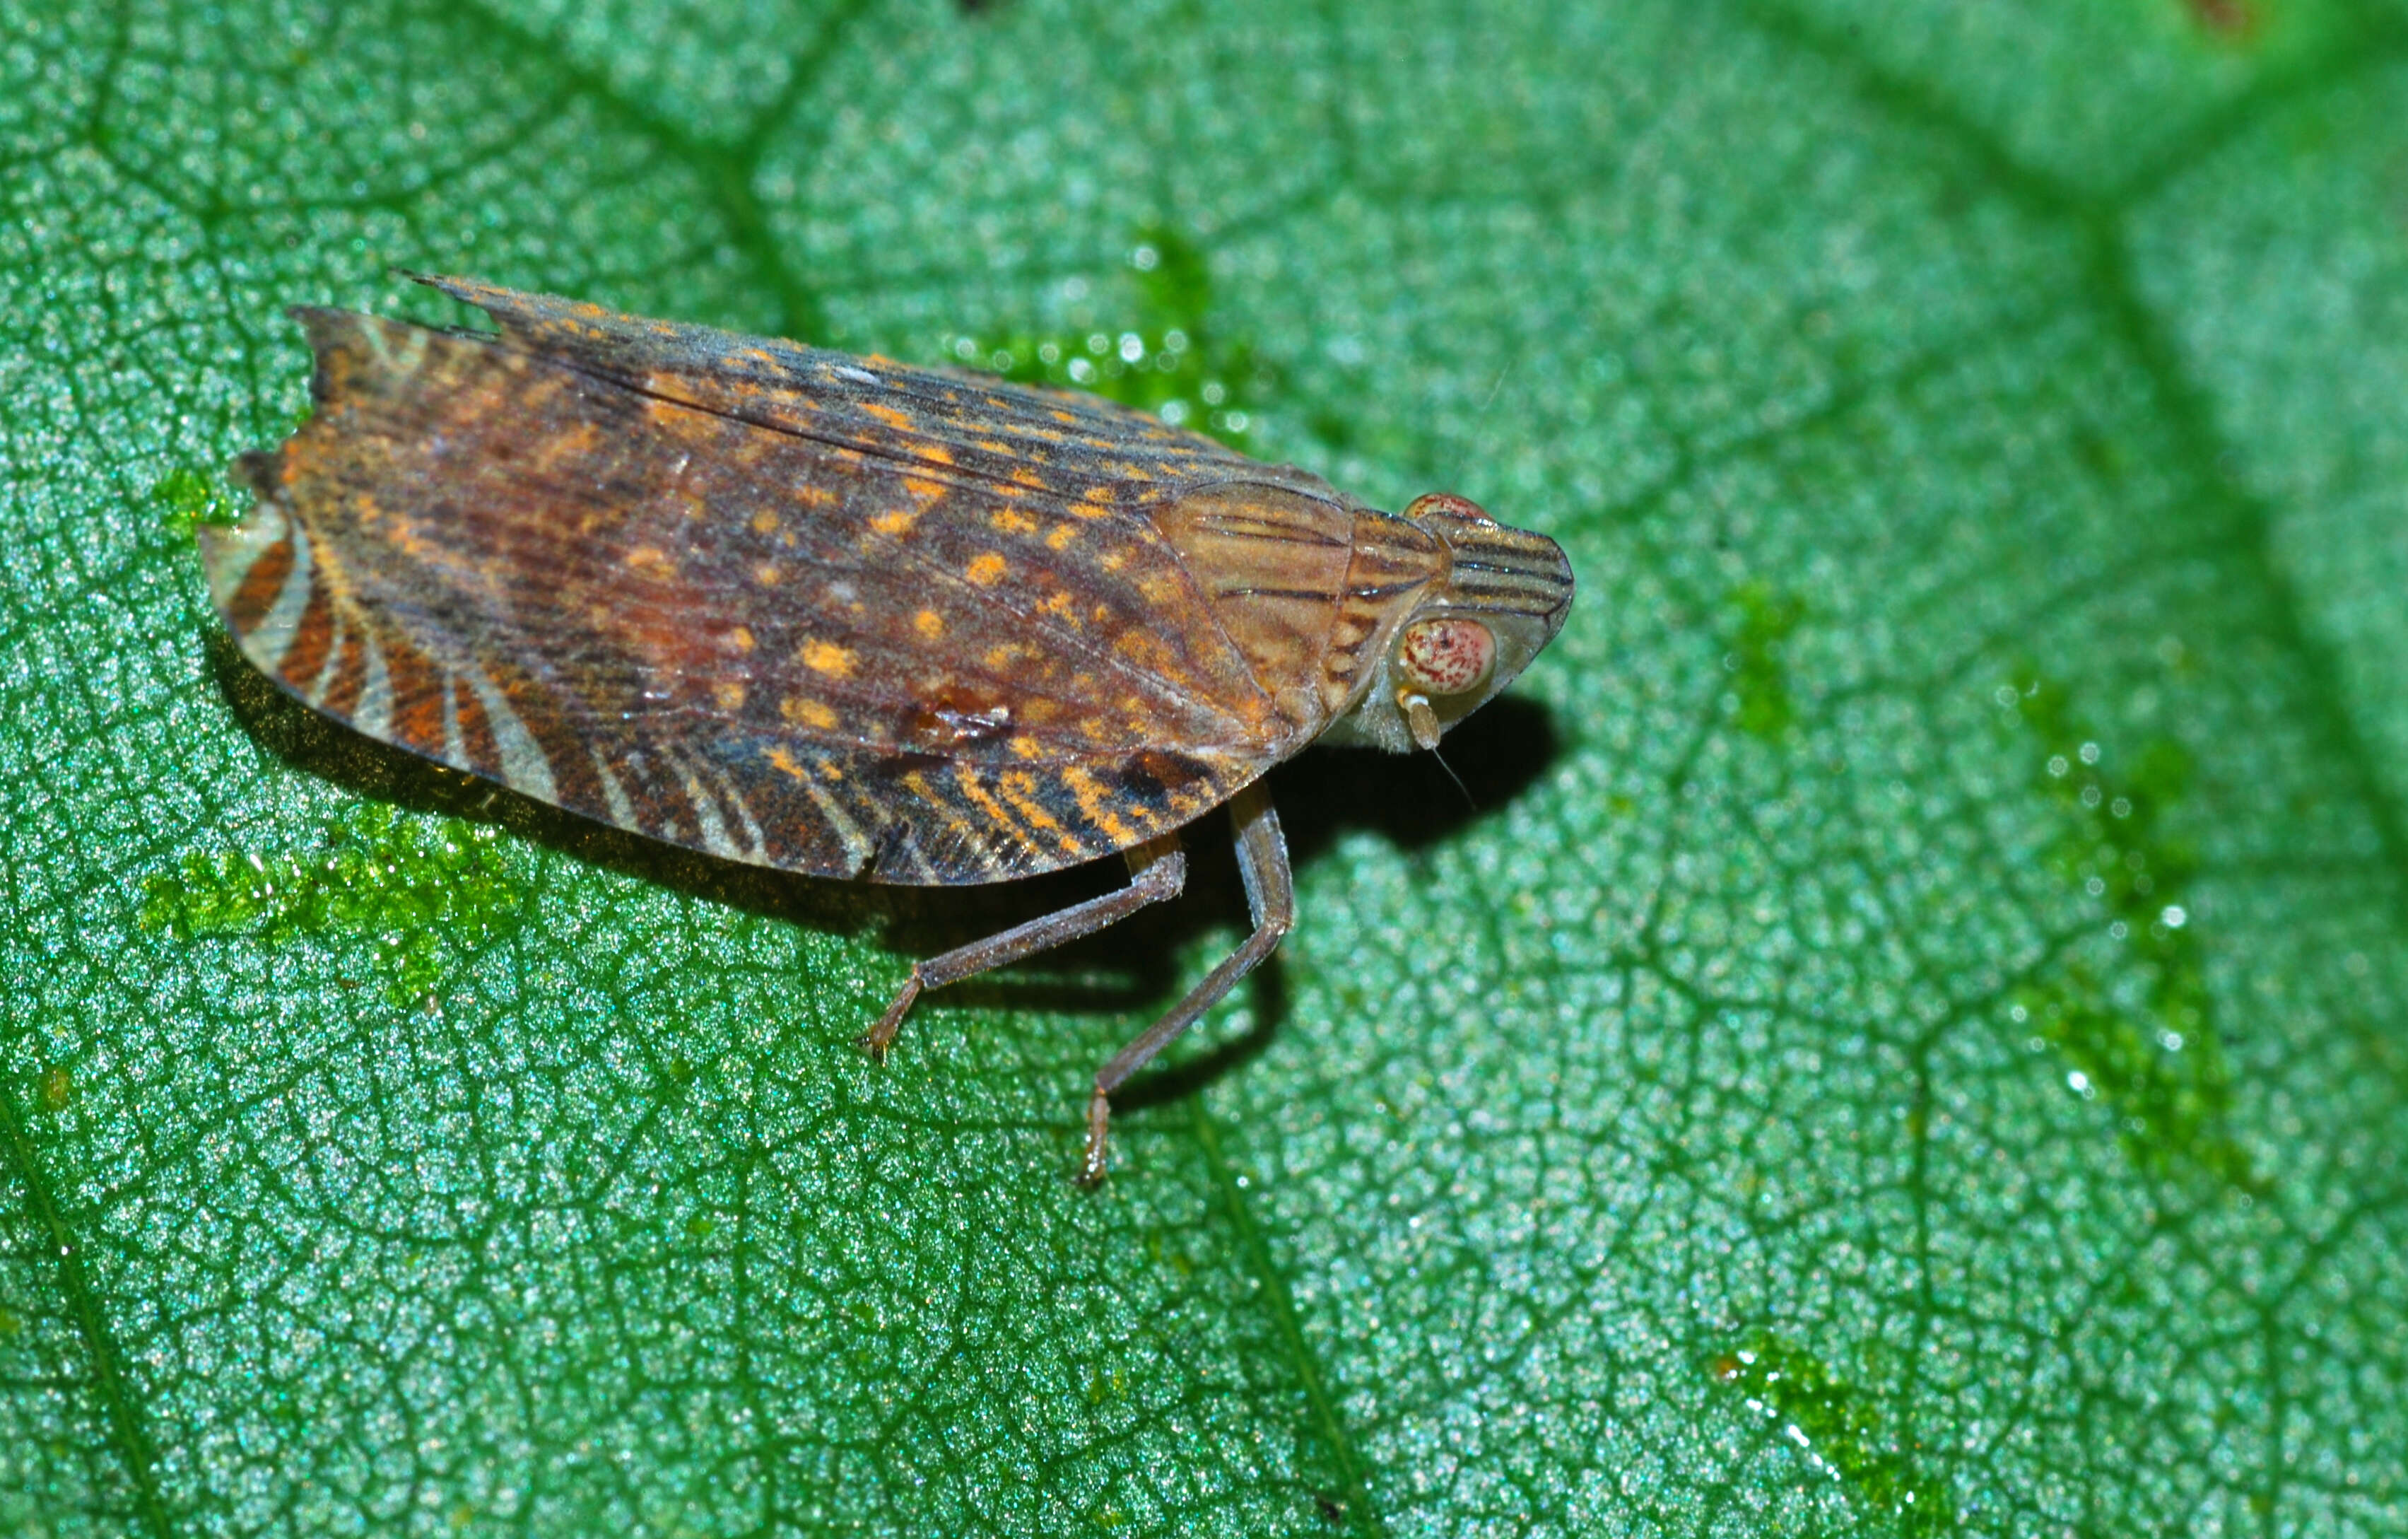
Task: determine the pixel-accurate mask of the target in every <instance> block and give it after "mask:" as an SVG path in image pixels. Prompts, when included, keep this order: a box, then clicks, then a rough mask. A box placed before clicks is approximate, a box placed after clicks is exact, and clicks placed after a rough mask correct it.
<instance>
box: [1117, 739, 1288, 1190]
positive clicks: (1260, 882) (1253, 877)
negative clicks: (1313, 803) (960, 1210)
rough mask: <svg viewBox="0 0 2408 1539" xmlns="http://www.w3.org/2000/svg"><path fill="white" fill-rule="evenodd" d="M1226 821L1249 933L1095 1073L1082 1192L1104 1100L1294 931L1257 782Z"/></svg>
mask: <svg viewBox="0 0 2408 1539" xmlns="http://www.w3.org/2000/svg"><path fill="white" fill-rule="evenodd" d="M1229 821H1230V822H1231V823H1234V824H1236V825H1237V828H1238V874H1239V875H1240V876H1241V877H1243V878H1244V879H1245V883H1246V906H1247V908H1249V909H1251V910H1252V911H1253V912H1254V933H1253V934H1252V935H1249V936H1247V937H1246V940H1245V943H1244V944H1242V945H1240V947H1239V948H1238V949H1237V950H1236V951H1233V952H1231V953H1230V954H1229V956H1228V957H1227V959H1226V960H1225V961H1223V962H1222V964H1221V965H1220V966H1219V967H1216V968H1214V969H1213V970H1212V973H1211V976H1210V977H1208V978H1206V979H1205V980H1204V981H1203V982H1202V983H1200V984H1197V985H1196V986H1195V987H1194V988H1193V989H1191V990H1189V991H1188V995H1187V998H1185V999H1183V1000H1180V1001H1179V1003H1178V1004H1177V1005H1175V1006H1173V1007H1172V1009H1171V1012H1170V1014H1168V1015H1165V1016H1164V1017H1162V1019H1160V1020H1158V1021H1156V1022H1154V1024H1153V1025H1152V1026H1150V1027H1148V1028H1146V1030H1145V1035H1143V1036H1141V1037H1140V1038H1138V1040H1137V1041H1135V1042H1133V1043H1129V1044H1128V1045H1127V1046H1126V1047H1124V1048H1122V1049H1121V1050H1120V1051H1119V1052H1118V1053H1115V1054H1114V1055H1112V1060H1111V1062H1110V1063H1107V1064H1105V1065H1104V1066H1103V1067H1102V1068H1101V1069H1098V1070H1097V1071H1096V1093H1095V1095H1094V1096H1093V1097H1092V1098H1090V1099H1089V1100H1088V1101H1087V1155H1086V1158H1085V1160H1084V1161H1083V1162H1082V1164H1081V1166H1080V1171H1079V1182H1080V1184H1081V1185H1082V1186H1088V1187H1092V1186H1094V1185H1095V1184H1096V1183H1097V1182H1098V1181H1101V1180H1102V1179H1103V1178H1104V1167H1105V1164H1106V1163H1107V1161H1106V1155H1105V1147H1104V1133H1105V1129H1106V1128H1107V1127H1108V1125H1109V1124H1110V1123H1111V1115H1112V1109H1111V1093H1112V1092H1113V1091H1114V1090H1117V1089H1119V1088H1120V1087H1121V1085H1122V1084H1123V1082H1125V1080H1127V1078H1128V1077H1129V1076H1130V1075H1131V1074H1134V1073H1136V1072H1138V1071H1139V1070H1140V1069H1142V1068H1144V1067H1145V1066H1146V1064H1147V1063H1148V1062H1149V1061H1150V1060H1151V1059H1152V1058H1153V1057H1154V1055H1155V1054H1156V1053H1159V1052H1161V1051H1162V1050H1163V1049H1164V1048H1165V1047H1168V1045H1170V1043H1171V1040H1172V1039H1173V1038H1175V1037H1177V1036H1178V1035H1179V1034H1180V1033H1181V1032H1182V1031H1184V1030H1186V1029H1187V1028H1189V1027H1191V1026H1193V1025H1195V1024H1196V1018H1197V1016H1199V1015H1201V1014H1204V1012H1206V1011H1208V1010H1210V1009H1211V1008H1212V1007H1213V1006H1214V1005H1216V1004H1218V1003H1220V1001H1221V997H1222V996H1223V995H1225V994H1226V993H1228V992H1229V990H1230V989H1232V988H1235V987H1236V986H1237V985H1238V980H1239V979H1240V978H1243V977H1244V976H1245V975H1246V974H1247V973H1249V972H1252V971H1254V968H1255V967H1256V966H1257V965H1258V964H1259V963H1260V962H1261V961H1262V959H1263V958H1264V957H1266V956H1269V955H1270V954H1271V953H1272V952H1273V951H1275V950H1277V949H1278V948H1279V943H1280V937H1281V936H1283V935H1285V934H1286V933H1287V932H1288V930H1289V929H1290V928H1292V927H1294V925H1295V924H1296V881H1295V878H1294V877H1292V876H1291V875H1290V874H1289V872H1288V867H1287V840H1286V839H1285V838H1284V837H1283V836H1282V835H1281V833H1280V824H1279V813H1277V812H1275V811H1273V810H1272V808H1271V799H1270V796H1269V793H1268V792H1266V791H1265V790H1264V789H1263V786H1262V784H1261V783H1260V782H1259V781H1258V782H1256V783H1255V784H1252V785H1249V786H1247V787H1246V788H1245V789H1244V790H1242V791H1240V792H1239V793H1238V794H1237V796H1236V797H1235V798H1232V799H1231V800H1230V802H1229Z"/></svg>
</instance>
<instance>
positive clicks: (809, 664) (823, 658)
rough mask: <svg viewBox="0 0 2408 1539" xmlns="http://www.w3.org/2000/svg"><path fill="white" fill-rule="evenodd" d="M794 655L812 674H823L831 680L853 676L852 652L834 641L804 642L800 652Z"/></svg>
mask: <svg viewBox="0 0 2408 1539" xmlns="http://www.w3.org/2000/svg"><path fill="white" fill-rule="evenodd" d="M795 655H796V657H797V658H799V659H800V660H801V662H802V665H803V666H804V667H805V668H807V669H810V670H811V671H812V672H814V673H824V674H826V675H827V676H828V677H829V678H831V679H844V678H850V677H851V676H852V674H853V652H852V651H851V649H849V648H846V647H840V646H839V645H837V644H836V643H835V642H834V641H820V640H810V641H805V642H804V643H803V647H802V650H801V651H800V652H798V653H796V654H795Z"/></svg>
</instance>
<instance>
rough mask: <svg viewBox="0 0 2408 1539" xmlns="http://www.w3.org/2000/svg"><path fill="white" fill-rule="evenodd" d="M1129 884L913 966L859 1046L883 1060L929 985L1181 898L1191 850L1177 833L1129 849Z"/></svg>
mask: <svg viewBox="0 0 2408 1539" xmlns="http://www.w3.org/2000/svg"><path fill="white" fill-rule="evenodd" d="M1127 859H1128V864H1129V885H1127V886H1125V887H1123V888H1121V889H1120V890H1119V891H1118V892H1108V893H1106V894H1104V896H1102V897H1101V898H1091V899H1088V900H1087V901H1085V902H1083V903H1078V904H1073V905H1072V906H1071V907H1069V908H1067V909H1064V910H1062V911H1061V912H1059V913H1049V914H1046V915H1045V916H1044V917H1043V918H1041V919H1031V920H1030V921H1028V923H1026V924H1025V925H1017V926H1014V927H1013V928H1011V929H1008V930H1005V931H1004V932H1003V933H1002V934H1000V935H990V936H988V937H987V938H986V939H985V940H983V941H973V942H970V943H969V944H968V945H966V946H960V947H956V948H955V949H953V950H952V951H949V952H946V953H945V954H944V955H943V956H932V957H930V958H928V960H926V961H925V962H914V963H912V964H911V975H910V977H909V978H906V979H904V980H903V987H902V989H901V991H900V992H898V993H897V994H896V996H895V1002H894V1003H893V1004H891V1005H888V1006H887V1007H886V1014H883V1015H881V1016H879V1017H878V1024H877V1025H875V1026H873V1027H871V1028H869V1029H868V1030H867V1031H866V1032H864V1033H862V1036H861V1039H860V1045H861V1047H862V1048H863V1050H865V1051H866V1052H867V1053H868V1054H869V1056H870V1057H873V1058H876V1059H878V1060H880V1061H881V1062H883V1061H885V1058H886V1049H887V1048H888V1047H890V1046H891V1045H893V1043H894V1042H895V1033H896V1031H898V1030H900V1029H901V1028H902V1026H903V1017H904V1015H905V1014H909V1013H910V1009H911V1001H912V1000H916V999H918V998H919V997H920V991H921V990H922V989H925V988H942V987H944V986H945V985H947V984H955V983H959V982H961V981H962V980H963V979H964V978H968V977H969V976H971V975H972V974H974V973H980V972H984V971H987V970H988V969H989V968H997V967H1003V966H1005V965H1007V964H1009V963H1011V962H1016V961H1019V960H1020V959H1021V958H1022V957H1024V956H1035V955H1036V954H1037V953H1039V952H1040V951H1045V950H1048V949H1050V948H1052V947H1054V946H1058V945H1060V944H1062V943H1063V942H1066V941H1075V940H1077V939H1078V938H1079V937H1081V936H1082V935H1093V934H1094V933H1095V932H1096V931H1097V930H1099V929H1101V928H1104V927H1105V926H1106V925H1110V924H1113V923H1115V922H1117V921H1119V920H1122V919H1125V918H1127V917H1128V916H1129V915H1130V914H1132V913H1136V912H1137V911H1138V910H1140V909H1141V908H1143V907H1145V906H1146V905H1147V904H1148V903H1159V902H1162V901H1164V900H1165V899H1172V898H1176V897H1178V896H1179V894H1180V893H1181V891H1182V890H1183V889H1184V888H1185V887H1186V885H1187V852H1185V851H1184V850H1182V849H1181V848H1180V847H1179V836H1178V835H1177V834H1166V835H1164V836H1163V837H1162V838H1160V839H1157V840H1154V841H1150V842H1148V843H1144V844H1140V845H1139V846H1138V847H1137V848H1136V849H1134V850H1131V851H1129V852H1128V856H1127Z"/></svg>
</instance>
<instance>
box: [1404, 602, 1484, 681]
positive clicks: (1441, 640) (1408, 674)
mask: <svg viewBox="0 0 2408 1539" xmlns="http://www.w3.org/2000/svg"><path fill="white" fill-rule="evenodd" d="M1397 662H1398V667H1399V668H1401V669H1403V670H1404V675H1405V682H1406V683H1410V684H1412V686H1413V687H1414V688H1415V689H1421V690H1426V691H1428V692H1429V693H1430V694H1432V695H1460V694H1462V693H1464V692H1465V691H1466V690H1471V689H1477V688H1479V687H1480V686H1481V684H1483V683H1485V682H1486V681H1487V678H1488V670H1489V669H1492V668H1494V667H1496V666H1497V638H1496V637H1495V636H1492V635H1490V634H1489V630H1488V627H1487V626H1484V625H1482V624H1481V623H1480V622H1479V621H1477V620H1423V621H1420V622H1417V623H1416V624H1413V625H1411V626H1406V627H1405V641H1404V647H1403V650H1402V651H1400V652H1399V653H1398V656H1397Z"/></svg>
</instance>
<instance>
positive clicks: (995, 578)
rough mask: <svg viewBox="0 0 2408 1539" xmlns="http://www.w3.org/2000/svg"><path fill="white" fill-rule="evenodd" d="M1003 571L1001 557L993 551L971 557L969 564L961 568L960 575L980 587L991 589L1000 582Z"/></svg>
mask: <svg viewBox="0 0 2408 1539" xmlns="http://www.w3.org/2000/svg"><path fill="white" fill-rule="evenodd" d="M1004 570H1005V563H1004V559H1003V557H1001V556H999V555H997V554H996V553H995V552H993V551H989V552H987V553H986V554H983V555H980V556H975V557H973V558H972V559H971V561H970V564H969V565H968V566H967V567H965V568H962V575H963V576H964V577H967V578H968V579H969V580H970V581H971V582H973V583H977V584H978V585H979V586H980V587H982V588H986V587H993V586H994V585H995V584H996V583H998V582H1000V581H1001V580H1002V578H1003V574H1004Z"/></svg>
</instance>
